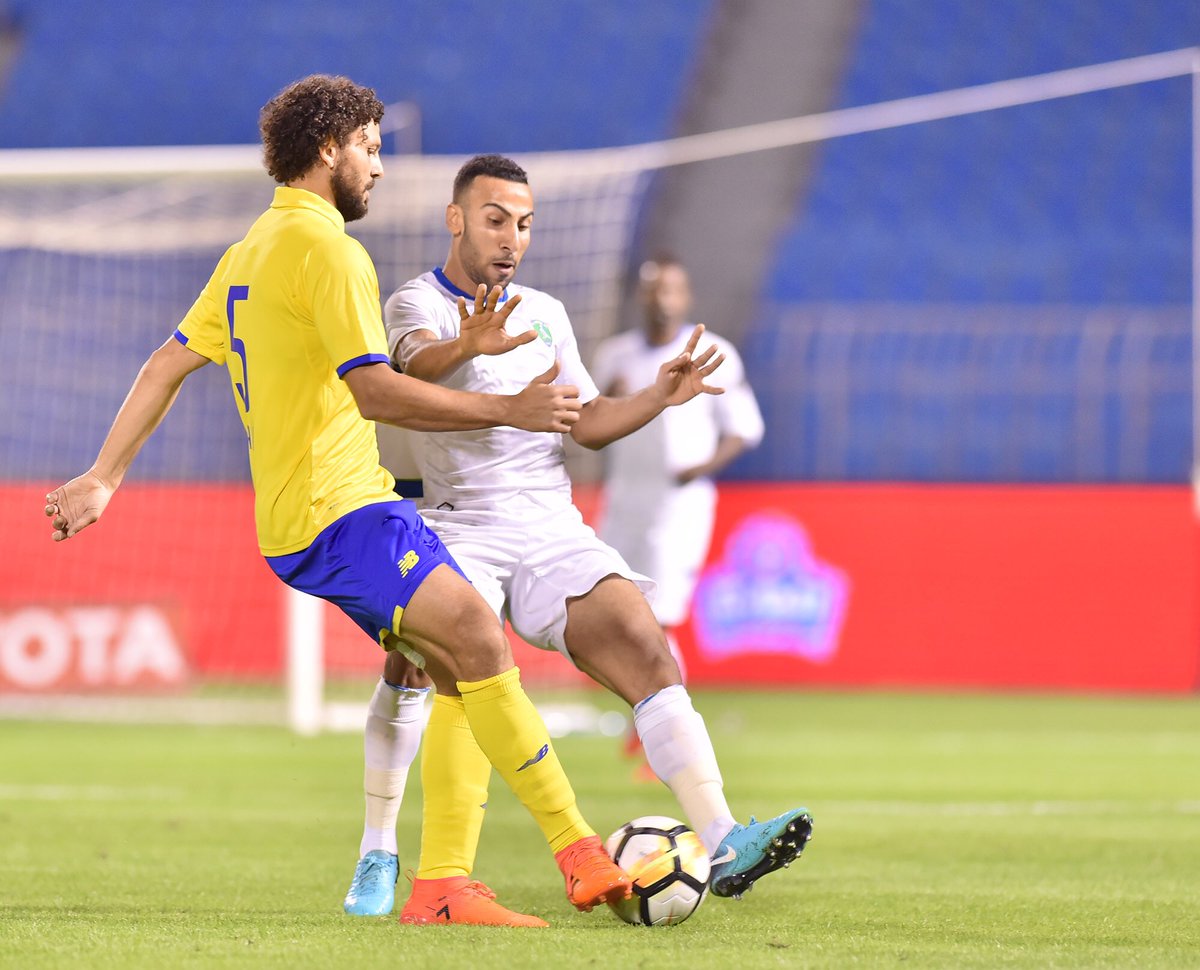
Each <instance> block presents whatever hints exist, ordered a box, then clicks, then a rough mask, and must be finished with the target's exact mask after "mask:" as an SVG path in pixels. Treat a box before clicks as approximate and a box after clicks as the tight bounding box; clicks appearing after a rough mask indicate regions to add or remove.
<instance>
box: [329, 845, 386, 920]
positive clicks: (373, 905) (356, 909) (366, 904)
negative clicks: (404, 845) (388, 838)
mask: <svg viewBox="0 0 1200 970" xmlns="http://www.w3.org/2000/svg"><path fill="white" fill-rule="evenodd" d="M399 876H400V860H399V859H397V858H396V857H395V856H394V855H392V854H391V853H390V852H385V851H384V850H383V849H372V850H371V851H370V852H368V853H367V854H366V855H365V856H363V857H362V858H361V859H359V860H358V865H357V866H356V867H355V869H354V879H353V880H352V881H351V883H350V890H349V891H348V892H347V893H346V901H345V902H344V903H342V909H344V910H345V911H346V912H347V913H349V914H350V915H351V916H387V914H388V913H390V912H391V911H392V907H393V906H395V905H396V879H397V878H399Z"/></svg>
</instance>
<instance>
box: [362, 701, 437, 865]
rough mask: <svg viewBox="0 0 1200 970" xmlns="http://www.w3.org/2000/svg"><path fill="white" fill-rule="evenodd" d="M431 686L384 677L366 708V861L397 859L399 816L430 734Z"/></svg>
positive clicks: (363, 843)
mask: <svg viewBox="0 0 1200 970" xmlns="http://www.w3.org/2000/svg"><path fill="white" fill-rule="evenodd" d="M428 693H429V689H428V688H427V687H422V688H408V687H394V686H392V685H391V684H389V683H388V682H387V681H385V680H384V679H383V678H380V680H379V683H378V684H376V685H375V693H374V694H373V695H372V697H371V703H370V704H369V705H368V707H367V726H366V729H365V730H364V731H363V794H364V796H365V798H366V803H367V812H366V820H365V821H364V823H363V835H362V842H360V843H359V846H358V856H359V858H360V859H361V858H362V857H363V856H364V855H366V854H367V853H368V852H370V851H371V850H372V849H383V850H384V851H385V852H390V853H392V854H393V855H395V854H396V816H397V815H399V814H400V803H401V802H402V801H403V800H404V786H405V784H406V783H407V781H408V769H409V767H410V766H411V765H412V763H413V760H414V759H415V758H416V756H417V749H418V748H419V747H420V746H421V735H422V733H424V731H425V697H426V695H427V694H428Z"/></svg>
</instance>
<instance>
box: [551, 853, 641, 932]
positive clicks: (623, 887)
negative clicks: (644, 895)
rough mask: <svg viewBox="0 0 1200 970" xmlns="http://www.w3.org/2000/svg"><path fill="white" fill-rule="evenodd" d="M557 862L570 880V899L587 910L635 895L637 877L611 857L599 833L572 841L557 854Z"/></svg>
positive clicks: (568, 894)
mask: <svg viewBox="0 0 1200 970" xmlns="http://www.w3.org/2000/svg"><path fill="white" fill-rule="evenodd" d="M554 861H555V862H557V863H558V868H559V869H561V870H562V874H563V876H564V877H565V878H566V880H567V899H569V900H570V901H571V905H573V906H574V907H575V908H576V909H578V910H581V911H583V912H585V913H590V912H591V911H592V907H593V906H598V905H599V904H600V903H607V902H609V901H610V900H612V901H613V902H616V901H617V900H618V899H628V898H629V897H630V896H631V895H632V894H633V880H632V879H630V878H629V876H628V875H627V874H626V873H625V871H624V870H622V869H621V867H620V866H618V865H617V864H616V863H615V862H613V861H612V859H610V858H609V856H608V853H607V852H605V851H604V846H603V845H602V844H601V843H600V836H598V835H589V836H587V837H586V838H582V839H579V840H577V841H575V842H572V843H571V844H570V845H568V846H567V847H566V848H565V849H563V850H562V851H561V852H556V853H554Z"/></svg>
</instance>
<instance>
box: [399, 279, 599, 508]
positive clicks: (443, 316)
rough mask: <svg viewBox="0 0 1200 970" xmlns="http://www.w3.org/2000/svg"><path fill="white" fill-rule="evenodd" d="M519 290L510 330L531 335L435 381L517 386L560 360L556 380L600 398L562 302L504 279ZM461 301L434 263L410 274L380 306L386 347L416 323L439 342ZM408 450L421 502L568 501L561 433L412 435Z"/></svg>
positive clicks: (583, 395)
mask: <svg viewBox="0 0 1200 970" xmlns="http://www.w3.org/2000/svg"><path fill="white" fill-rule="evenodd" d="M517 294H520V296H521V303H520V305H519V306H518V307H517V308H516V309H515V310H514V311H513V313H512V316H510V317H509V318H508V322H507V324H506V330H507V331H508V332H509V333H510V334H513V335H516V334H520V333H524V332H525V331H527V330H535V331H537V334H538V337H537V339H535V340H532V341H530V342H529V343H527V344H524V345H522V346H520V347H517V348H515V349H514V350H511V351H509V352H508V353H506V354H500V355H497V356H495V357H489V356H480V357H476V358H474V359H473V360H469V361H467V362H466V363H464V364H463V365H462V366H460V367H458V368H457V369H456V370H454V371H452V372H451V373H450V374H447V375H446V376H445V377H443V378H442V380H441V381H439V383H440V384H442V385H443V386H445V387H449V388H453V389H455V390H460V391H476V392H480V393H488V394H516V393H518V392H519V391H521V390H523V389H524V388H525V387H526V386H527V385H528V384H529V382H530V381H532V380H533V379H534V378H535V377H537V376H538V375H539V374H543V373H545V372H546V371H548V370H549V369H550V368H551V366H553V364H554V362H555V360H557V361H558V362H559V365H560V366H559V372H558V377H557V378H556V380H555V383H556V384H573V385H575V386H576V387H577V388H579V400H580V402H581V403H583V404H586V403H587V402H588V401H591V400H592V399H594V398H596V397H598V396H599V391H598V390H597V389H596V385H595V383H594V382H593V381H592V378H591V376H590V375H589V374H588V372H587V369H586V368H585V367H584V366H583V361H582V360H581V359H580V357H579V345H578V343H577V342H576V340H575V332H574V331H573V330H572V329H571V321H570V319H569V318H568V316H567V311H566V308H565V307H564V306H563V305H562V303H561V302H559V301H558V300H556V299H554V297H552V296H549V295H548V294H546V293H543V292H541V291H540V290H535V289H532V288H530V287H527V286H520V285H518V284H516V283H510V284H509V286H508V288H507V289H506V290H505V295H504V299H508V298H509V297H512V296H515V295H517ZM460 296H463V297H465V298H466V300H467V305H468V306H471V305H473V303H474V299H475V297H474V294H467V293H464V292H463V291H462V290H460V289H458V288H457V287H456V286H455V285H454V284H453V283H451V282H450V280H449V279H447V278H446V276H445V274H444V273H442V271H441V269H440V268H438V269H435V270H433V271H431V272H428V273H423V274H421V275H420V276H418V277H417V278H416V279H413V280H409V281H408V282H407V283H405V284H404V285H403V286H401V287H400V289H398V290H397V291H396V292H395V293H393V294H392V295H391V296H390V297H389V298H388V300H387V303H386V304H385V305H384V311H383V318H384V324H385V325H386V327H387V334H388V350H389V351H390V352H391V355H392V359H393V360H395V359H397V358H398V356H399V355H398V354H397V353H396V348H397V346H398V345H399V344H400V342H401V341H402V340H403V339H404V337H405V336H406V335H408V334H410V333H412V332H413V331H415V330H428V331H429V332H430V333H432V334H433V336H434V337H436V338H437V339H438V340H446V339H450V338H453V337H457V336H458V333H459V316H458V298H459V297H460ZM410 439H411V442H412V443H413V445H414V447H413V453H414V457H415V458H416V462H417V466H418V468H419V470H420V473H421V477H422V479H423V480H424V493H425V494H424V498H423V499H421V500H420V501H419V502H418V505H420V506H421V507H422V508H443V509H444V508H450V509H467V508H470V509H498V508H503V507H504V506H505V505H506V504H508V503H510V502H512V501H513V500H514V499H517V498H519V497H521V496H526V497H531V496H532V495H533V494H537V495H539V496H540V498H541V500H542V501H545V502H547V503H548V504H550V505H552V506H555V507H557V506H560V505H570V504H571V480H570V479H569V478H568V477H567V469H566V464H565V453H564V451H563V441H562V435H561V434H548V433H545V432H534V431H521V430H519V429H517V428H508V427H501V428H487V429H485V430H482V431H438V432H423V433H421V434H414V435H410Z"/></svg>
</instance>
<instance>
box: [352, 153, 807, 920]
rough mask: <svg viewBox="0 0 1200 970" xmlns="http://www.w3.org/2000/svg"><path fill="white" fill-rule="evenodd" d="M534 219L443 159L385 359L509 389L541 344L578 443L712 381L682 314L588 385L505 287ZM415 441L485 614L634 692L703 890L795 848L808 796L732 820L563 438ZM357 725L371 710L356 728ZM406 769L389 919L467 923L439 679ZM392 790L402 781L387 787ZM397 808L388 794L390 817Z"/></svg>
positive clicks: (367, 836)
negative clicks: (416, 266)
mask: <svg viewBox="0 0 1200 970" xmlns="http://www.w3.org/2000/svg"><path fill="white" fill-rule="evenodd" d="M532 222H533V196H532V193H531V192H530V189H529V185H528V182H527V179H526V175H525V172H524V170H523V169H521V168H520V166H518V165H517V164H516V163H515V162H513V161H512V160H510V159H507V158H504V157H501V156H498V155H483V156H477V157H475V158H473V159H471V160H470V161H468V162H467V163H466V164H465V165H464V166H463V167H462V168H461V169H460V170H459V173H458V175H457V177H456V179H455V182H454V189H453V196H452V201H451V203H450V204H449V205H448V206H447V209H446V226H447V228H448V229H449V231H450V235H451V241H450V253H449V255H448V257H447V259H446V264H445V266H444V267H438V268H435V269H434V270H432V271H430V272H428V273H425V274H423V275H422V276H420V277H418V278H416V279H414V280H410V281H409V282H408V283H406V284H404V286H402V287H400V289H399V290H397V291H396V292H395V293H393V294H392V296H391V297H390V298H389V299H388V301H387V303H386V306H385V310H384V319H385V323H386V325H387V331H388V344H389V347H390V348H391V352H392V357H393V360H394V361H395V362H396V364H397V366H398V367H399V368H400V369H402V370H403V371H404V372H405V373H406V374H409V375H411V376H414V377H419V378H421V379H422V380H428V381H432V382H436V383H439V384H442V385H444V386H446V387H450V388H454V389H458V390H466V389H474V390H483V389H488V390H492V391H503V390H505V389H507V388H512V387H518V386H524V383H525V382H526V381H527V380H528V377H527V376H526V375H536V374H540V373H542V372H544V371H545V370H546V369H547V367H549V366H551V365H552V364H553V363H554V362H555V361H556V360H557V361H558V362H559V364H560V367H561V370H560V379H561V380H568V381H570V382H571V383H573V384H574V385H576V386H577V387H578V388H579V399H580V401H581V402H582V404H583V408H582V410H581V412H580V415H579V420H578V421H576V422H575V423H574V424H573V425H572V426H571V429H570V434H571V436H572V437H573V438H574V439H575V440H576V441H577V442H579V443H580V444H581V445H583V446H584V447H587V448H601V447H604V446H605V445H607V444H609V443H610V442H613V441H616V440H617V439H619V438H621V437H623V436H625V435H627V434H630V433H631V432H633V431H636V430H637V429H638V428H641V427H643V426H644V425H645V424H646V423H647V422H649V421H651V420H653V419H654V418H655V417H656V416H658V415H659V414H661V413H662V411H663V410H664V409H665V408H669V407H672V406H676V405H683V404H685V403H686V402H688V401H691V400H693V399H694V398H696V397H698V396H710V395H712V396H715V395H718V394H720V389H719V388H715V387H710V386H708V385H707V384H705V378H707V377H708V376H709V375H710V374H712V372H713V371H714V370H715V369H716V368H717V366H718V365H719V364H720V363H721V360H722V358H721V357H720V355H718V354H716V351H715V348H708V349H706V350H705V351H704V352H702V353H700V354H699V355H696V356H693V354H694V352H695V350H696V346H697V344H698V342H699V340H700V337H701V334H702V333H703V328H702V327H696V328H694V329H693V330H692V331H691V333H690V334H688V335H687V337H686V339H685V340H684V341H683V342H682V343H681V345H680V347H679V350H678V352H677V353H676V354H675V355H674V356H673V357H672V358H670V359H669V360H667V361H665V362H664V363H663V364H662V365H661V366H659V367H658V368H657V369H656V371H655V372H654V373H653V374H652V375H651V379H650V380H649V381H648V382H647V383H646V385H645V386H644V387H641V388H639V389H638V390H636V391H635V392H633V393H631V394H629V395H627V396H623V397H606V396H602V395H601V394H600V393H599V392H598V390H597V389H596V387H595V385H594V384H593V382H592V379H591V377H590V376H589V375H588V372H587V371H586V370H585V369H584V367H583V364H582V362H581V361H580V357H579V350H578V346H577V344H576V340H575V335H574V332H573V331H572V329H571V323H570V320H569V319H568V317H567V313H566V310H565V309H564V307H563V305H562V304H561V303H560V302H559V301H558V300H556V299H554V298H553V297H551V296H549V295H547V294H545V293H542V292H539V291H538V290H534V289H530V288H529V287H522V286H518V285H516V284H513V283H512V280H513V277H514V276H515V274H516V271H517V268H518V266H519V265H520V262H521V259H522V257H523V256H524V254H525V251H526V249H527V248H528V246H529V241H530V233H531V228H532ZM485 295H486V299H485ZM518 304H519V305H518ZM501 305H503V306H504V312H499V311H498V309H497V308H498V307H500V306H501ZM415 444H416V451H417V457H418V462H419V464H420V466H421V471H422V475H423V481H424V497H423V498H422V499H421V501H420V505H421V509H422V515H423V516H424V517H425V519H426V521H427V522H428V524H429V525H431V526H432V527H433V528H434V529H435V530H436V531H437V532H438V534H439V535H440V536H441V537H442V540H443V541H444V542H445V543H446V545H447V547H448V548H450V549H451V550H452V552H453V554H454V556H455V559H456V560H457V561H458V562H459V564H460V565H461V566H462V567H463V570H464V572H465V573H466V575H467V576H468V577H469V578H470V580H471V582H472V583H474V584H475V587H476V589H478V590H479V591H480V592H481V593H482V594H483V596H484V598H485V599H486V600H487V601H488V603H489V605H490V606H491V607H492V610H493V613H494V616H493V623H494V625H495V627H496V629H497V630H499V629H501V627H502V622H503V619H504V618H507V619H508V620H509V621H510V622H511V623H512V626H513V629H514V630H516V631H517V633H518V634H519V635H520V636H521V637H522V638H523V639H525V640H526V641H527V642H529V643H530V644H532V645H534V646H536V647H540V648H542V649H550V650H558V651H560V652H561V653H562V654H563V655H564V656H566V657H567V658H568V659H569V660H570V661H571V662H572V663H574V664H575V665H576V666H577V667H578V668H579V669H580V670H582V671H584V672H585V673H586V674H588V675H589V676H590V677H592V678H593V679H594V680H596V681H597V682H598V683H600V684H602V685H603V686H605V687H607V688H609V689H610V690H612V691H613V692H614V693H615V694H617V695H618V696H619V697H621V698H623V699H624V700H625V701H626V702H627V703H628V704H629V705H630V706H631V707H632V708H633V710H634V723H635V725H636V729H637V732H638V735H639V737H640V738H641V740H642V743H643V744H644V745H645V749H646V754H647V758H648V760H649V762H650V765H651V767H652V768H653V769H654V771H655V773H656V774H657V775H658V777H659V778H661V779H662V780H663V781H664V782H665V783H666V784H667V786H668V787H669V788H670V789H671V791H672V792H673V793H674V795H675V797H676V798H677V799H678V801H679V804H680V805H681V807H682V808H683V810H684V812H685V814H686V816H687V818H688V821H689V823H690V824H691V826H692V827H693V828H694V829H695V830H696V832H697V833H698V834H699V835H700V837H701V839H702V840H703V842H704V844H705V846H706V848H707V849H708V851H709V853H710V854H711V856H712V857H713V863H714V865H713V877H712V889H713V892H714V893H716V894H717V895H720V896H732V895H741V893H743V892H745V890H746V889H748V888H749V887H750V886H751V885H752V884H753V883H754V881H755V880H757V879H758V878H759V877H761V876H763V875H765V874H766V873H768V872H771V871H774V870H775V869H778V868H780V867H781V866H784V865H787V864H789V863H790V862H791V861H792V860H793V859H794V858H795V857H796V856H797V855H799V853H800V851H801V850H802V849H803V847H804V843H805V841H806V840H807V839H808V837H809V834H810V830H811V819H810V818H809V816H808V813H807V811H806V810H805V809H802V808H801V809H795V810H794V811H791V812H787V813H784V814H783V815H780V816H778V817H777V818H774V819H771V820H768V821H766V822H755V821H754V820H753V819H751V822H750V824H749V825H741V824H739V823H737V822H736V821H735V820H734V818H733V816H732V814H731V813H730V810H729V806H728V804H727V803H726V801H725V796H724V793H723V791H722V780H721V772H720V769H719V768H718V766H717V759H716V755H715V754H714V752H713V747H712V742H711V740H710V739H709V736H708V730H707V728H706V727H705V725H704V721H703V719H702V718H701V716H700V715H699V714H697V713H696V711H695V710H694V709H693V707H692V702H691V698H690V697H689V696H688V692H687V689H686V688H685V687H684V686H683V685H682V683H681V680H680V675H679V669H678V667H677V665H676V663H675V661H674V659H673V658H672V657H671V653H670V651H669V650H668V649H667V644H666V640H665V639H664V637H663V633H662V629H661V628H660V626H659V624H658V623H657V621H656V620H655V618H654V614H653V613H652V612H651V610H650V607H649V605H648V604H647V602H646V595H645V594H647V593H648V592H650V591H651V590H652V589H653V584H652V583H650V582H649V581H648V580H647V579H646V577H645V576H642V575H641V574H639V573H637V572H635V571H634V570H632V569H630V568H629V566H628V564H627V563H626V562H625V561H624V560H623V559H622V558H621V557H620V555H619V554H618V553H616V552H615V551H614V550H613V549H612V548H611V547H609V546H607V545H605V544H604V543H603V542H601V541H600V540H599V539H597V538H596V535H595V533H594V532H593V531H592V530H591V529H590V528H589V527H588V526H587V525H585V524H584V522H583V518H582V516H581V515H580V513H579V511H578V510H577V509H576V508H575V506H574V504H572V500H571V482H570V479H569V478H568V476H567V471H566V466H565V463H564V451H563V444H562V441H561V440H560V439H556V438H555V437H554V436H549V435H531V434H528V433H526V432H523V431H520V430H514V429H496V430H490V431H466V432H449V433H437V434H428V435H420V436H416V441H415ZM405 676H408V674H407V672H406V671H405V669H404V661H403V658H402V657H401V656H400V655H398V654H397V655H393V656H391V657H389V658H388V662H387V667H386V668H385V671H384V678H383V680H382V681H381V683H380V685H379V687H378V688H377V690H376V697H379V696H380V694H381V692H385V691H386V690H387V689H388V687H387V684H388V683H389V682H390V683H392V684H398V683H401V682H402V678H404V677H405ZM372 717H373V715H372ZM372 730H373V725H372V720H371V717H369V719H368V725H367V732H368V734H370V733H371V732H372ZM420 730H421V727H420V721H419V720H418V719H413V720H411V721H410V722H408V724H407V726H406V729H405V730H404V731H398V730H397V731H394V732H393V733H392V735H391V737H392V741H391V746H392V747H393V748H394V749H396V750H401V749H404V750H409V749H415V747H416V746H417V744H418V741H419V737H420ZM377 740H378V736H377V738H376V741H377ZM371 744H372V742H370V741H369V742H368V765H367V767H368V770H367V773H366V780H367V784H368V789H367V799H368V803H370V802H371V801H372V800H373V799H374V800H376V801H377V802H379V803H380V804H382V803H383V799H381V797H380V792H378V791H372V790H371V789H370V785H371V782H372V778H373V776H372V771H371V764H372V758H374V759H375V763H377V764H378V763H381V762H382V761H383V760H385V759H384V758H383V757H382V754H381V752H380V750H379V746H378V744H376V746H375V750H374V754H372V753H371V750H372V749H371ZM421 766H422V767H421V772H422V774H421V777H422V782H423V787H424V792H425V806H424V811H423V823H422V840H421V859H420V867H419V869H418V871H417V875H416V879H415V880H414V883H413V889H412V895H411V897H410V898H409V900H408V902H407V904H406V905H405V907H404V909H403V912H402V915H401V919H402V921H405V922H415V923H421V922H439V921H452V922H472V921H473V920H472V919H470V918H469V916H466V915H464V917H463V918H461V919H458V918H455V917H453V916H444V915H442V914H443V910H444V908H445V906H446V900H447V898H448V896H447V894H451V896H452V897H453V896H454V895H456V894H458V893H459V892H460V887H462V886H464V885H468V884H469V882H468V880H469V876H470V872H471V869H472V868H473V866H474V862H475V851H476V847H477V844H478V839H479V831H480V827H481V825H482V824H483V815H484V809H483V806H484V804H485V803H486V802H487V797H488V796H487V790H488V784H489V780H490V775H491V768H490V766H489V764H488V762H487V760H486V759H485V758H483V757H482V756H481V754H480V753H479V751H478V749H477V748H476V745H475V742H474V740H473V739H472V737H471V734H470V732H469V731H467V730H466V722H465V720H464V718H463V708H462V700H461V699H460V698H458V697H457V696H454V695H453V694H448V693H443V692H440V690H439V693H438V694H437V696H436V697H435V698H434V703H433V709H432V713H431V715H430V718H429V724H428V728H427V730H426V737H425V750H424V752H423V754H422V759H421ZM393 788H394V790H395V791H398V792H402V790H403V785H394V786H393ZM399 807H400V798H399V796H398V795H397V796H396V797H394V798H392V800H391V807H390V813H389V828H394V824H395V818H396V814H397V813H398V811H399ZM380 817H382V816H381V815H380V814H377V815H376V818H377V819H378V818H380ZM387 834H388V832H380V831H379V830H378V827H377V826H376V827H372V826H368V828H367V830H366V831H364V835H363V842H362V843H361V845H360V855H361V858H360V860H359V865H358V869H357V871H356V873H355V878H354V880H353V882H352V884H351V888H350V892H349V893H348V895H347V899H346V904H345V909H346V911H347V912H348V913H352V914H356V915H367V914H375V913H381V912H389V911H390V910H391V908H392V906H393V904H394V890H392V888H391V886H390V885H389V884H388V879H387V878H385V877H379V876H375V875H370V876H369V877H368V876H367V875H364V873H375V872H378V871H379V870H380V867H381V866H385V865H387V866H396V865H397V862H396V860H395V856H394V855H393V856H391V857H390V858H389V857H388V853H389V852H394V851H395V850H394V848H393V846H394V840H395V836H394V832H391V833H390V834H391V842H390V843H389V845H388V846H387V847H373V845H372V843H373V842H374V841H376V840H381V839H382V838H384V837H386V835H387ZM392 881H393V882H394V877H392ZM494 905H498V904H494ZM451 911H453V908H452V910H451Z"/></svg>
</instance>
